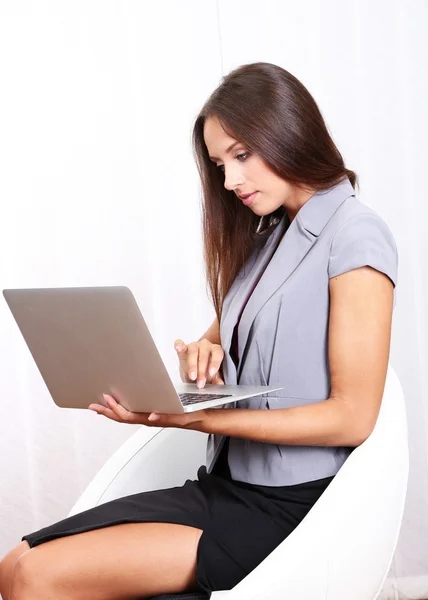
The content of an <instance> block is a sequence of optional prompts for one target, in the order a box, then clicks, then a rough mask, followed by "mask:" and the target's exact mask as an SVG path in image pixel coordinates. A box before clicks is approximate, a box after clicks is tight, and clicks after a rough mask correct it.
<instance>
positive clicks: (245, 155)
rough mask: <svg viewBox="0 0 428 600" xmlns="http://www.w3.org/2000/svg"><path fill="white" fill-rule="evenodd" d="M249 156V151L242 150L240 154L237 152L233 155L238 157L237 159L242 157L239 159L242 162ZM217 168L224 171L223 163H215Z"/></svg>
mask: <svg viewBox="0 0 428 600" xmlns="http://www.w3.org/2000/svg"><path fill="white" fill-rule="evenodd" d="M249 156H250V153H249V152H242V153H241V154H237V155H236V156H235V158H238V159H240V160H241V159H242V161H241V162H244V160H247V158H248V157H249ZM217 168H218V169H220V171H222V173H224V165H217Z"/></svg>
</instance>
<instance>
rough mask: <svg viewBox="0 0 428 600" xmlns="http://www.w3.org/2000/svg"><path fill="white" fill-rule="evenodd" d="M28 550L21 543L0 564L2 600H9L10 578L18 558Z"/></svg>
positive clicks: (0, 595) (24, 543) (27, 546)
mask: <svg viewBox="0 0 428 600" xmlns="http://www.w3.org/2000/svg"><path fill="white" fill-rule="evenodd" d="M29 550H30V546H29V545H28V543H27V542H21V543H20V544H19V545H18V546H16V548H14V549H13V550H11V551H10V552H9V553H8V554H7V555H6V556H5V557H4V558H3V560H2V561H1V562H0V598H3V600H9V593H10V585H11V583H12V576H13V572H14V569H15V566H16V563H17V562H18V559H19V557H20V556H22V555H23V554H24V553H25V552H28V551H29Z"/></svg>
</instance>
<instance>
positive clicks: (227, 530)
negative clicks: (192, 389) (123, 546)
mask: <svg viewBox="0 0 428 600" xmlns="http://www.w3.org/2000/svg"><path fill="white" fill-rule="evenodd" d="M227 441H228V440H227ZM197 477H198V478H197V479H196V480H194V481H191V480H189V479H188V480H187V481H186V482H185V483H184V485H183V486H181V487H175V488H169V489H164V490H155V491H152V492H142V493H139V494H133V495H131V496H126V497H124V498H119V499H117V500H112V501H110V502H106V503H104V504H100V505H99V506H96V507H94V508H91V509H89V510H86V511H84V512H82V513H79V514H77V515H74V516H72V517H68V518H66V519H63V520H62V521H59V522H58V523H55V524H54V525H50V526H48V527H45V528H43V529H40V530H39V531H36V532H34V533H30V534H28V535H25V536H24V537H23V538H22V539H23V540H27V542H28V543H29V545H30V547H34V546H37V545H38V544H42V543H43V542H47V541H49V540H53V539H55V538H61V537H65V536H68V535H73V534H76V533H83V532H85V531H90V530H93V529H101V528H103V527H108V526H110V525H118V524H121V523H142V522H152V523H153V522H157V523H159V522H161V523H177V524H181V525H189V526H191V527H197V528H199V529H202V531H203V534H202V535H201V537H200V540H199V546H198V553H197V570H196V581H197V584H198V587H199V589H200V590H202V591H204V592H206V593H207V595H208V596H210V595H211V592H212V591H215V590H228V589H231V588H232V587H233V586H234V585H236V584H237V583H239V581H241V580H242V579H243V578H244V577H245V576H246V575H248V573H250V572H251V571H252V570H253V569H254V568H255V567H256V566H257V565H258V564H259V563H261V561H262V560H263V559H264V558H266V556H267V555H268V554H270V553H271V552H272V551H273V550H274V549H275V548H276V547H277V546H278V545H279V544H280V543H281V542H282V541H283V540H284V539H285V538H286V537H287V536H288V535H289V534H290V533H291V532H292V531H293V529H294V528H295V527H297V525H298V524H299V523H300V522H301V521H302V519H303V518H304V517H305V515H306V514H307V513H308V512H309V510H310V509H311V507H312V506H313V505H314V504H315V502H316V501H317V500H318V498H319V497H320V496H321V494H322V493H323V492H324V490H325V489H326V488H327V486H328V485H329V483H330V482H331V481H332V479H333V477H327V478H324V479H319V480H316V481H310V482H306V483H301V484H298V485H290V486H281V487H270V486H262V485H252V484H248V483H243V482H239V481H234V480H232V479H231V477H230V471H229V467H228V464H227V444H225V445H224V447H223V449H222V452H221V454H220V457H219V459H218V460H217V462H216V465H215V468H214V470H213V472H212V473H210V474H207V472H206V468H205V467H200V468H199V470H198V474H197Z"/></svg>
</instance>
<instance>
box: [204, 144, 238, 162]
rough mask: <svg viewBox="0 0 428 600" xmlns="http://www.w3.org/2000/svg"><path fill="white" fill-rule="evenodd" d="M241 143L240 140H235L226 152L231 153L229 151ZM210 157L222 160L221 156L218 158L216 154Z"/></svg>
mask: <svg viewBox="0 0 428 600" xmlns="http://www.w3.org/2000/svg"><path fill="white" fill-rule="evenodd" d="M240 143H241V142H239V140H238V141H236V142H233V144H231V145H230V146H229V148H227V150H226V154H229V152H230V151H231V150H233V148H234V147H235V146H237V145H238V144H240ZM210 159H211V160H220V159H219V158H217V157H216V156H210Z"/></svg>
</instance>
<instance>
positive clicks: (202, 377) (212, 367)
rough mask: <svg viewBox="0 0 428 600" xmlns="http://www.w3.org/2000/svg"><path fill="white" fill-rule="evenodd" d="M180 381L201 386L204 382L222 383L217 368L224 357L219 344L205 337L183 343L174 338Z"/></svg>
mask: <svg viewBox="0 0 428 600" xmlns="http://www.w3.org/2000/svg"><path fill="white" fill-rule="evenodd" d="M174 348H175V350H176V352H177V356H178V361H179V368H180V377H181V381H184V382H185V383H194V382H195V381H196V384H197V386H198V388H203V387H204V385H205V383H214V384H220V385H222V384H224V381H223V379H222V377H221V375H220V373H219V369H220V366H221V363H222V361H223V357H224V350H223V348H222V347H221V346H220V344H213V343H212V342H210V341H209V340H207V339H206V338H203V339H201V340H199V341H197V342H191V343H190V344H185V343H184V342H183V340H180V339H178V340H175V342H174Z"/></svg>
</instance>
